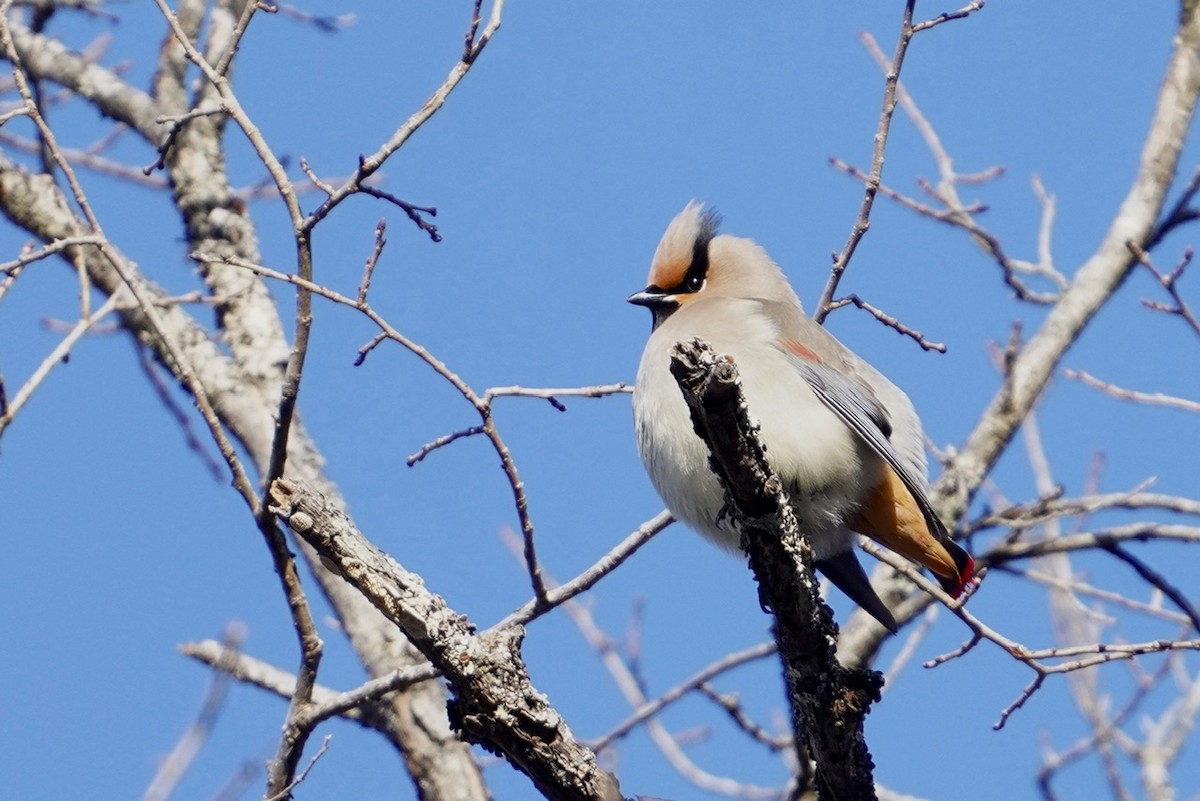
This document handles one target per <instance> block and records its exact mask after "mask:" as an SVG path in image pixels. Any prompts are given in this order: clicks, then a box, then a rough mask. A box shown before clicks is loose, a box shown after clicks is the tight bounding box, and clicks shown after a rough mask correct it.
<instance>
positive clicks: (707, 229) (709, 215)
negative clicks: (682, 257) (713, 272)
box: [679, 209, 718, 292]
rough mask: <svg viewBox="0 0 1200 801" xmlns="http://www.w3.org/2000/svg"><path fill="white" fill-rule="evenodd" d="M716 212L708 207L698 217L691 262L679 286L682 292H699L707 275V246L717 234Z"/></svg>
mask: <svg viewBox="0 0 1200 801" xmlns="http://www.w3.org/2000/svg"><path fill="white" fill-rule="evenodd" d="M717 222H718V218H717V214H716V212H715V211H714V210H712V209H709V210H708V211H707V212H705V213H704V216H703V217H701V218H700V231H699V232H698V233H697V234H696V242H695V243H694V244H693V245H692V263H691V264H690V265H689V266H688V269H687V272H686V273H685V274H684V276H683V280H682V281H681V282H680V284H679V287H680V290H681V291H683V292H699V291H700V290H701V288H703V286H704V280H705V278H707V277H708V246H709V244H710V243H711V242H712V240H713V237H714V236H716V235H717Z"/></svg>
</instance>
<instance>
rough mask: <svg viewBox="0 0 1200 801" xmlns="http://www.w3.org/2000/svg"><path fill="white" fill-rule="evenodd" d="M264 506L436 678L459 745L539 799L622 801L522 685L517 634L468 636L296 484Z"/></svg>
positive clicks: (277, 491) (275, 490)
mask: <svg viewBox="0 0 1200 801" xmlns="http://www.w3.org/2000/svg"><path fill="white" fill-rule="evenodd" d="M271 498H272V500H273V501H274V503H275V506H274V507H273V508H272V511H274V512H275V513H276V514H277V515H279V517H280V519H282V520H284V521H285V522H286V523H287V524H288V525H289V526H290V527H291V529H292V531H294V532H296V534H297V535H299V536H300V537H301V538H303V539H304V540H305V541H306V542H307V543H308V544H309V545H311V546H312V548H313V549H314V550H316V551H317V553H319V554H320V555H321V557H322V558H323V559H326V560H328V561H329V563H331V564H332V565H333V566H335V567H336V568H337V570H339V571H340V572H341V573H342V575H343V577H344V578H345V579H346V580H347V581H348V582H350V584H352V585H353V586H354V587H356V588H357V589H358V591H359V592H361V593H362V594H363V595H364V596H365V597H366V598H367V599H368V600H370V601H371V603H372V604H374V605H375V607H376V608H377V609H378V610H379V611H380V612H382V613H383V614H384V616H385V617H387V619H388V620H390V621H392V623H394V624H395V625H396V626H398V627H399V628H400V629H401V630H402V631H403V632H404V634H405V635H406V636H407V637H408V639H409V640H410V641H411V642H412V644H413V645H414V646H415V647H416V648H417V650H419V651H420V652H421V653H422V654H423V655H424V656H425V658H426V659H428V660H429V661H430V662H432V663H433V664H434V665H435V666H436V667H437V668H438V669H439V670H441V671H442V674H443V675H444V676H445V678H446V680H447V682H448V683H449V685H450V688H451V692H452V693H453V698H452V700H451V702H450V713H451V714H450V716H451V721H452V723H453V725H454V726H456V727H457V728H458V729H459V731H460V732H461V733H462V735H463V736H464V737H465V738H466V739H467V740H469V741H470V742H474V743H478V744H479V745H482V746H483V747H484V748H486V749H488V750H489V751H492V752H494V753H497V754H501V755H503V756H504V757H505V758H506V759H507V760H508V761H509V762H510V763H512V765H513V766H514V767H516V768H517V769H518V770H520V771H521V772H523V773H525V774H526V775H527V776H529V778H530V779H531V780H533V783H534V784H535V785H536V786H537V788H538V790H540V791H541V792H542V793H543V794H544V795H545V796H546V797H547V798H550V799H597V801H621V794H620V791H619V789H618V786H617V780H616V778H615V777H614V776H613V775H612V774H610V773H608V772H606V771H603V770H601V769H600V767H599V766H598V765H597V764H596V755H595V754H594V753H593V752H592V751H591V750H589V749H588V748H586V747H584V746H583V745H581V744H580V743H579V742H578V741H577V740H576V739H575V737H574V735H573V734H572V733H571V730H570V729H569V728H568V727H567V724H566V722H565V721H564V720H563V719H562V716H561V715H559V714H558V712H557V711H556V710H555V709H554V708H553V707H551V706H550V704H549V702H548V701H547V700H546V696H545V695H543V694H542V693H540V692H538V691H537V689H536V688H534V686H533V684H532V682H531V681H530V679H529V673H528V671H527V670H526V668H525V662H524V660H523V659H522V657H521V652H520V647H521V641H522V639H523V638H524V628H522V627H520V626H513V627H511V628H506V629H502V630H500V631H497V632H495V633H489V634H483V635H477V634H475V632H474V627H473V626H472V625H471V623H470V621H469V620H468V619H467V618H466V617H464V616H462V615H460V614H458V613H457V612H455V611H454V610H453V609H451V608H450V607H449V606H447V605H446V602H445V600H443V599H442V598H441V597H440V596H438V595H435V594H433V593H432V592H430V591H429V590H427V589H426V588H425V584H424V582H423V581H422V580H421V578H420V577H419V576H417V575H416V574H414V573H410V572H408V571H407V570H405V569H404V568H403V567H402V566H401V565H400V564H398V563H397V562H396V561H395V560H393V559H392V558H391V557H389V556H388V555H387V554H385V553H383V552H382V551H380V550H379V549H378V548H376V547H375V546H374V545H372V544H371V543H370V542H368V541H367V540H366V538H365V537H363V535H362V534H361V533H359V532H358V531H357V530H356V529H355V528H354V527H353V525H352V524H351V522H350V520H349V518H347V517H346V515H345V514H344V513H343V512H342V511H341V510H340V509H338V508H337V507H336V506H334V505H333V504H331V503H329V502H328V501H327V500H326V499H325V498H324V496H322V495H321V494H320V493H318V492H317V491H316V490H314V489H312V488H311V487H309V486H308V485H306V484H304V483H303V482H296V481H286V480H282V479H281V480H278V481H276V482H275V483H274V484H272V485H271Z"/></svg>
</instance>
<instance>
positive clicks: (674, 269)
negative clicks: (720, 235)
mask: <svg viewBox="0 0 1200 801" xmlns="http://www.w3.org/2000/svg"><path fill="white" fill-rule="evenodd" d="M718 222H719V218H718V216H717V213H716V211H715V210H713V209H708V210H705V208H704V205H703V204H701V203H697V202H696V201H692V202H691V203H688V204H687V205H686V206H684V208H683V211H681V212H679V214H677V215H676V216H675V219H673V220H671V224H670V225H668V226H667V230H666V232H665V233H663V237H662V240H661V241H660V242H659V243H658V248H657V249H656V250H655V251H654V258H653V259H652V260H651V262H650V278H649V283H650V285H652V286H656V287H659V288H660V289H671V288H674V287H677V286H679V285H680V284H682V283H683V280H684V278H685V277H686V276H687V274H688V271H689V270H690V269H692V267H693V266H694V264H695V262H696V257H697V254H698V253H702V254H704V256H705V257H706V255H707V249H708V243H709V242H711V241H712V239H713V237H714V236H716V233H717V225H718Z"/></svg>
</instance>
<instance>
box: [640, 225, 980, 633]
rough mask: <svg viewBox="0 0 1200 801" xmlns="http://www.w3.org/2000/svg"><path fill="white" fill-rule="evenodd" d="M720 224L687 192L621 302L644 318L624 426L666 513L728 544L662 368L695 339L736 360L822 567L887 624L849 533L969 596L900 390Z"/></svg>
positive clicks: (720, 502) (706, 470) (697, 442)
mask: <svg viewBox="0 0 1200 801" xmlns="http://www.w3.org/2000/svg"><path fill="white" fill-rule="evenodd" d="M719 225H720V217H719V215H718V214H717V212H716V210H715V209H711V208H708V209H706V208H705V206H704V205H703V204H701V203H698V202H696V201H692V202H690V203H688V204H687V205H686V206H685V207H684V209H683V211H681V212H680V213H679V214H678V215H677V216H676V217H675V218H674V219H673V220H672V221H671V223H670V224H669V225H668V226H667V229H666V232H665V233H664V234H663V237H662V240H661V241H660V242H659V244H658V247H657V248H656V250H655V251H654V256H653V258H652V260H651V264H650V275H649V280H648V283H647V286H646V287H645V288H644V289H642V290H640V291H637V292H635V293H633V294H632V295H630V296H629V298H628V301H629V302H630V303H632V304H635V305H638V306H644V307H646V308H648V309H649V310H650V312H651V314H652V315H653V325H652V330H651V333H650V337H649V339H648V340H647V342H646V347H645V350H644V351H643V353H642V358H641V362H640V364H639V366H638V371H637V378H636V380H635V383H634V390H633V413H634V429H635V435H636V438H637V447H638V453H639V455H640V456H641V459H642V461H643V463H644V464H645V466H646V470H647V473H648V474H649V476H650V480H651V482H652V483H653V484H654V487H655V489H656V490H657V491H658V493H659V495H660V496H661V497H662V499H663V501H664V502H665V503H666V505H667V508H668V510H669V511H670V512H671V514H672V515H673V516H674V517H675V518H676V519H678V520H680V521H681V522H683V523H684V524H685V525H687V526H688V527H689V528H692V529H694V530H695V531H697V532H699V533H700V534H702V535H704V536H705V537H706V538H708V539H709V540H711V541H713V542H715V543H716V544H717V545H719V546H721V547H723V548H725V549H727V550H731V551H736V550H738V549H739V548H740V536H739V534H738V532H737V531H736V530H735V527H734V523H733V521H732V520H731V519H730V517H731V516H729V515H727V514H725V512H726V508H725V504H726V501H725V493H724V491H723V489H722V487H721V485H720V483H719V482H718V479H717V477H716V475H715V474H714V473H713V472H712V470H711V469H710V467H709V461H708V460H709V453H708V448H707V446H706V445H705V444H704V442H703V441H702V440H701V439H700V437H699V436H698V435H697V434H696V432H695V430H694V429H693V427H692V422H691V416H690V413H689V411H688V408H687V405H686V403H685V401H684V399H683V394H682V391H681V390H680V388H679V386H678V384H677V383H676V381H675V378H674V377H673V376H672V375H671V372H670V366H669V365H670V360H671V355H672V350H673V349H674V347H675V345H676V343H679V342H682V341H688V340H691V339H693V338H699V339H702V340H704V341H706V342H708V343H709V344H710V345H711V346H712V347H713V348H714V349H715V350H716V351H717V352H718V353H724V354H726V355H728V356H729V357H730V358H731V359H732V360H733V362H734V364H735V365H736V366H737V369H738V373H739V375H740V377H741V384H742V391H743V393H744V395H745V398H746V403H747V407H748V408H749V410H750V413H751V414H752V415H753V416H754V417H755V419H756V420H757V421H758V424H759V437H760V438H761V440H762V442H763V444H764V445H765V447H766V455H767V460H768V462H769V463H770V465H771V468H772V469H773V470H774V471H775V472H776V473H777V474H778V475H779V477H780V478H781V479H782V481H783V483H784V487H785V489H786V490H787V492H788V495H789V498H790V502H791V505H792V508H793V509H794V511H795V513H796V516H797V519H798V520H799V523H800V527H801V530H802V531H803V532H804V534H805V535H806V536H807V538H808V540H809V543H810V544H811V546H812V548H813V551H814V555H815V561H814V566H815V567H816V569H817V570H818V571H819V572H820V573H821V574H822V575H824V576H826V577H827V578H828V579H829V580H830V582H832V583H833V584H834V586H836V587H838V588H839V589H840V590H841V591H842V592H843V593H845V594H846V595H847V596H848V597H849V598H850V599H851V600H852V601H854V602H855V603H856V604H857V605H859V606H860V607H862V608H863V609H865V610H866V611H867V612H868V613H869V614H870V615H871V616H872V617H874V618H875V619H876V620H877V621H879V623H880V624H882V625H883V626H884V627H885V628H887V629H888V630H889V631H891V632H892V633H893V634H894V633H896V631H897V625H896V620H895V618H894V617H893V615H892V613H891V611H890V610H889V609H888V607H887V605H886V604H885V603H884V602H883V601H882V600H881V599H880V598H879V596H878V595H877V594H876V592H875V591H874V589H873V588H872V587H871V583H870V580H869V579H868V578H867V575H866V573H865V572H864V570H863V567H862V565H861V564H860V563H859V561H858V559H857V558H856V557H855V555H854V551H853V546H854V543H855V539H856V538H855V534H863V535H866V536H867V537H870V538H871V539H873V540H875V541H876V542H878V543H879V544H881V545H883V546H884V547H886V548H888V549H890V550H892V551H894V552H896V553H898V554H900V555H901V556H904V557H906V558H908V559H910V560H912V561H915V562H917V563H918V564H920V565H921V566H923V567H925V568H927V569H928V570H929V571H930V572H931V573H932V574H933V575H934V576H935V577H936V579H937V581H938V583H939V584H941V586H942V588H943V589H944V590H945V591H946V592H947V593H948V594H949V595H950V596H952V597H954V598H958V597H960V596H962V595H963V594H964V593H969V592H970V591H971V590H973V589H974V587H975V584H976V583H977V579H976V578H975V576H974V571H975V565H974V561H973V560H972V558H971V556H970V554H968V553H967V552H966V551H965V550H964V549H963V548H962V547H961V546H960V545H958V544H957V543H956V542H955V541H954V540H953V539H952V538H951V537H950V535H949V533H948V532H947V530H946V527H945V525H944V524H943V523H942V521H941V519H940V518H939V517H938V515H937V514H936V513H935V512H934V510H933V508H932V506H931V505H930V502H929V497H928V478H927V474H926V461H925V445H924V434H923V433H922V429H921V421H920V418H919V417H918V416H917V412H916V410H915V409H914V408H913V404H912V402H911V401H910V400H909V398H908V396H907V395H905V394H904V392H903V391H902V390H900V389H899V388H898V387H897V386H896V385H895V384H893V383H892V382H891V381H889V380H888V379H887V378H885V377H884V376H883V375H882V374H881V373H880V372H879V371H878V370H876V369H875V368H874V367H872V366H871V365H870V364H868V363H867V362H866V361H865V360H863V359H862V358H860V357H859V356H857V355H856V354H854V353H853V352H852V351H851V350H850V349H849V348H847V347H846V346H845V345H843V344H842V343H841V342H839V341H838V340H837V339H836V338H834V336H833V335H832V334H830V333H829V332H828V331H826V330H825V328H824V327H823V326H821V325H820V324H818V323H817V322H816V321H814V320H813V319H812V318H810V317H809V316H808V315H807V314H805V312H804V307H803V305H802V304H801V302H800V298H799V297H798V296H797V295H796V292H795V291H794V290H793V289H792V286H791V284H790V283H789V282H788V280H787V277H786V276H785V275H784V273H783V271H782V270H781V269H780V268H779V267H778V266H777V265H776V264H775V262H774V261H772V260H771V258H770V256H768V255H767V253H766V251H765V250H764V249H763V248H762V247H760V246H759V245H758V244H756V243H755V242H754V241H753V240H750V239H744V238H741V237H735V236H732V235H729V234H721V233H719V231H718V228H719Z"/></svg>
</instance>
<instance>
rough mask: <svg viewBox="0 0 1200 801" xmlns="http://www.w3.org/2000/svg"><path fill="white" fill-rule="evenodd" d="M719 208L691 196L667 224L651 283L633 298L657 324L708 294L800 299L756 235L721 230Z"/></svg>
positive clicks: (635, 293) (656, 251)
mask: <svg viewBox="0 0 1200 801" xmlns="http://www.w3.org/2000/svg"><path fill="white" fill-rule="evenodd" d="M720 221H721V218H720V216H719V215H718V214H717V212H716V210H715V209H705V208H704V205H703V204H701V203H697V202H696V201H692V202H690V203H688V204H687V206H685V207H684V209H683V211H681V212H680V213H679V214H678V215H677V216H676V217H675V219H674V220H672V221H671V224H670V225H668V226H667V231H666V233H664V234H663V237H662V241H660V242H659V243H658V248H657V249H656V250H655V251H654V259H653V260H652V261H651V262H650V277H649V281H648V283H647V285H646V288H645V289H643V290H641V291H640V292H634V293H633V294H632V295H630V296H629V298H628V300H629V302H630V303H633V304H636V305H638V306H645V307H647V308H648V309H650V311H651V312H652V313H653V314H654V327H655V328H657V327H658V326H659V325H660V324H661V323H662V322H663V321H664V320H666V319H667V318H668V317H670V316H671V315H672V314H673V313H674V312H676V311H678V310H679V309H681V308H683V307H684V306H686V305H687V304H689V303H693V302H696V301H698V300H702V299H705V298H715V297H731V298H757V299H761V300H770V301H785V302H792V303H795V304H796V305H797V307H799V305H800V301H799V299H797V297H796V293H795V292H793V291H792V288H791V286H790V285H789V284H788V282H787V278H785V277H784V275H783V273H782V272H781V271H780V269H779V267H778V266H777V265H776V264H775V262H773V261H771V258H770V257H769V256H768V255H767V254H766V251H764V250H763V249H762V248H761V247H759V246H758V245H757V244H755V243H754V242H753V241H752V240H749V239H741V238H739V237H735V236H729V235H728V234H718V233H717V227H718V226H719V225H720Z"/></svg>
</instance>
